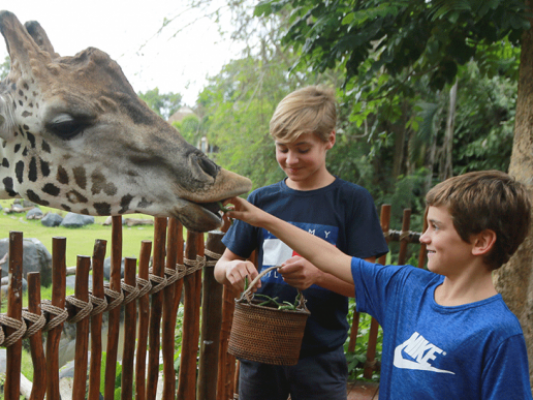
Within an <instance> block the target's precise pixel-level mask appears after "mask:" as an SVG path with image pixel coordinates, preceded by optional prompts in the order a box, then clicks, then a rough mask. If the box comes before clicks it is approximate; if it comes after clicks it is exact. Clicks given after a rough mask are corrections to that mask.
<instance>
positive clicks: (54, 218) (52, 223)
mask: <svg viewBox="0 0 533 400" xmlns="http://www.w3.org/2000/svg"><path fill="white" fill-rule="evenodd" d="M61 222H63V217H62V216H61V215H59V214H56V213H52V212H49V213H46V215H45V216H44V217H43V218H42V219H41V224H43V225H44V226H48V227H50V228H55V227H56V226H59V225H61Z"/></svg>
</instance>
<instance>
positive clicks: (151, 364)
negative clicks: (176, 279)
mask: <svg viewBox="0 0 533 400" xmlns="http://www.w3.org/2000/svg"><path fill="white" fill-rule="evenodd" d="M154 225H155V226H154V261H153V272H152V273H153V275H155V276H158V277H160V278H162V277H163V276H164V263H165V261H164V260H165V238H166V228H167V219H166V218H156V219H155V223H154ZM162 309H163V293H162V291H159V292H157V293H153V294H152V307H151V309H150V333H149V346H150V350H149V353H148V378H147V383H146V398H147V399H149V400H151V399H155V397H156V393H157V381H158V376H159V344H160V336H159V335H160V328H161V313H162Z"/></svg>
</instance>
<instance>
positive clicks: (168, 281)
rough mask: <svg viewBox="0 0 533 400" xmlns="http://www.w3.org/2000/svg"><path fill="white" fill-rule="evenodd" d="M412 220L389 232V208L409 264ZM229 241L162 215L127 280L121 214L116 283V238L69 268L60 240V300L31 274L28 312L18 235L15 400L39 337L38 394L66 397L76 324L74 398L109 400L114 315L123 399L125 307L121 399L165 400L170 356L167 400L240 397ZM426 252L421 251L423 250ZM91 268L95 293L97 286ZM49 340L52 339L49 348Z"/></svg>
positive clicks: (7, 390)
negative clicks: (45, 295)
mask: <svg viewBox="0 0 533 400" xmlns="http://www.w3.org/2000/svg"><path fill="white" fill-rule="evenodd" d="M409 218H410V211H409V210H406V212H405V215H404V222H403V226H402V230H401V231H399V232H398V231H392V230H389V224H390V206H384V208H383V209H382V212H381V223H382V228H383V231H384V234H385V237H386V238H387V240H388V241H399V242H400V256H399V258H400V261H401V262H403V261H404V260H405V254H406V249H407V244H408V243H418V239H419V237H420V234H418V233H416V232H410V231H409ZM222 237H223V232H222V231H221V232H209V233H208V234H207V239H206V241H205V243H204V236H203V235H202V234H198V233H194V232H190V231H188V232H187V238H186V240H184V236H183V228H182V226H181V224H180V223H179V222H178V221H177V220H175V219H168V220H167V219H166V218H156V219H155V226H154V240H153V243H152V242H151V241H143V242H141V244H140V252H139V258H138V260H137V259H135V258H126V259H125V262H124V278H123V279H121V261H122V219H121V217H120V216H117V217H113V219H112V238H111V246H110V253H111V274H110V280H109V283H108V284H104V279H103V276H104V273H103V265H104V259H105V255H106V251H107V248H108V246H107V242H106V241H104V240H96V242H95V245H94V250H93V254H92V257H87V256H78V258H77V265H76V267H75V269H72V268H69V269H67V268H66V265H65V252H66V241H67V240H66V238H64V237H55V238H53V240H52V296H51V297H52V298H51V299H50V300H41V294H40V275H39V273H28V275H27V278H28V307H27V309H23V307H22V274H23V272H22V253H23V245H22V243H23V234H22V232H10V236H9V276H10V283H9V288H8V296H7V297H8V299H7V301H8V305H7V313H6V314H5V315H4V314H2V315H0V345H2V346H5V347H7V369H6V381H5V386H4V396H5V399H6V400H15V399H19V398H20V376H21V375H20V373H21V353H22V340H23V338H27V339H29V344H30V350H31V357H32V363H33V366H34V380H33V386H32V390H31V395H30V397H29V398H30V399H31V400H42V399H43V398H44V397H45V395H46V398H47V400H59V399H60V394H59V361H58V360H59V356H58V351H59V340H60V338H61V333H62V330H63V324H65V323H70V324H76V347H75V360H74V371H75V372H74V381H73V389H72V398H73V399H83V398H85V397H86V396H87V399H88V400H97V399H99V398H100V387H101V382H100V377H101V376H102V374H101V368H102V365H101V362H102V350H103V340H102V339H103V338H102V324H103V323H102V316H103V314H104V313H107V314H108V316H109V318H108V332H107V349H106V365H105V366H104V368H105V370H104V377H105V378H104V382H103V384H104V388H105V389H104V393H103V396H104V399H105V400H111V399H114V396H115V381H116V374H117V371H116V364H117V358H118V351H119V329H120V310H121V308H124V334H125V340H124V344H123V349H122V372H121V388H120V390H121V399H124V400H125V399H133V398H135V399H136V400H145V399H148V400H152V399H155V398H156V395H157V393H156V392H157V387H158V380H159V379H160V378H161V374H160V372H159V371H160V354H162V371H163V374H162V379H163V382H162V386H163V388H162V398H163V399H165V400H167V399H178V400H193V399H202V400H228V399H233V398H234V392H235V391H236V390H237V383H236V382H237V373H236V371H237V368H236V360H235V358H234V357H233V356H231V355H230V354H228V352H227V345H228V340H229V332H230V328H231V323H232V318H233V308H234V299H235V298H236V297H237V296H238V294H237V293H235V292H234V291H233V290H232V289H231V288H230V287H223V286H222V285H220V284H218V283H217V282H216V281H215V279H214V276H213V268H212V267H213V266H214V265H215V263H216V261H217V259H218V258H219V257H220V256H221V254H222V253H223V251H224V245H223V244H222ZM421 247H423V246H421ZM423 250H424V249H422V248H421V253H420V254H422V252H423ZM152 253H153V254H152ZM402 257H403V258H402ZM419 259H420V263H419V266H421V265H422V264H423V262H424V258H423V257H422V256H420V258H419ZM402 260H403V261H402ZM379 261H380V262H384V260H381V259H380V260H379ZM150 264H151V266H150ZM91 269H92V288H89V272H90V270H91ZM74 273H75V275H76V283H75V294H74V295H73V296H66V295H65V283H66V282H65V281H66V276H67V275H71V274H74ZM182 294H183V296H182ZM182 297H183V305H182V306H183V331H182V346H181V347H182V350H181V358H180V368H179V376H178V379H177V387H176V374H175V369H174V358H175V342H174V336H175V330H176V322H177V321H176V319H177V314H178V309H179V307H180V299H182ZM200 306H201V309H202V313H201V316H200ZM358 317H359V316H358V314H357V313H356V315H354V324H353V326H352V332H351V335H350V345H349V347H350V349H352V351H353V349H354V348H355V340H356V337H357V329H358V326H357V321H358ZM377 329H378V326H377V322H375V321H373V322H372V325H371V336H370V341H369V346H368V353H367V365H366V369H365V377H370V376H371V375H372V373H373V371H375V370H376V369H377V368H378V367H377V366H376V362H375V349H376V338H377ZM43 335H46V352H45V351H44V346H43ZM89 338H90V340H89ZM199 343H200V345H199ZM89 350H90V354H91V358H90V362H89V360H88V354H89ZM45 354H46V356H45ZM87 376H88V379H87ZM86 393H87V395H86Z"/></svg>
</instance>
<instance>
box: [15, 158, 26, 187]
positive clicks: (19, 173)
mask: <svg viewBox="0 0 533 400" xmlns="http://www.w3.org/2000/svg"><path fill="white" fill-rule="evenodd" d="M23 174H24V162H23V161H19V162H18V163H17V164H16V165H15V175H16V176H17V180H18V181H19V183H22V182H23V177H24V176H23Z"/></svg>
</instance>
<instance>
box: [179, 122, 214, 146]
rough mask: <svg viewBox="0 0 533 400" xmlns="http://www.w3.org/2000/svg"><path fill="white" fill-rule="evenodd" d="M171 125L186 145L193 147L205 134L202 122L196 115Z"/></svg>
mask: <svg viewBox="0 0 533 400" xmlns="http://www.w3.org/2000/svg"><path fill="white" fill-rule="evenodd" d="M172 125H173V126H174V127H176V129H177V130H178V131H179V132H180V134H181V136H183V138H184V139H185V140H186V141H187V142H188V143H190V144H192V145H195V146H196V145H197V144H198V142H199V141H200V139H201V138H202V136H205V134H206V131H205V127H204V125H203V124H202V121H200V119H199V118H198V117H197V116H196V115H188V116H186V117H185V118H183V119H182V120H181V121H179V122H178V121H177V122H173V123H172Z"/></svg>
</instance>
